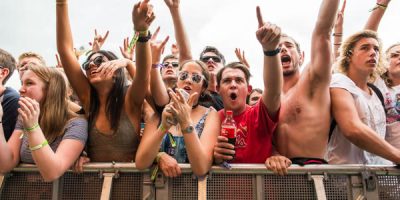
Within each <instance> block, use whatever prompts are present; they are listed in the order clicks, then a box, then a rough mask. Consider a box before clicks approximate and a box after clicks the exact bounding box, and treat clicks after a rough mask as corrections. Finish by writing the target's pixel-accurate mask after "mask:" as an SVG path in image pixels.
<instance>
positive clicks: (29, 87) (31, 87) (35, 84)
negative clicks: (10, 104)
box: [19, 70, 46, 103]
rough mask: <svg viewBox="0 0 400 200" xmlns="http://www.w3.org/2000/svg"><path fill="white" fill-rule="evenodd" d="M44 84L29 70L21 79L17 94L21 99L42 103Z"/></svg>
mask: <svg viewBox="0 0 400 200" xmlns="http://www.w3.org/2000/svg"><path fill="white" fill-rule="evenodd" d="M45 91H46V83H45V82H44V81H43V80H42V79H40V78H39V76H37V75H36V74H35V73H34V72H32V71H31V70H26V71H25V72H24V73H23V75H22V77H21V88H20V89H19V93H20V94H21V96H22V97H29V98H31V99H34V100H36V101H37V102H39V103H42V101H43V99H44V97H45V95H46V94H45Z"/></svg>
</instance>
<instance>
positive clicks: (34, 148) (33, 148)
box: [29, 140, 49, 151]
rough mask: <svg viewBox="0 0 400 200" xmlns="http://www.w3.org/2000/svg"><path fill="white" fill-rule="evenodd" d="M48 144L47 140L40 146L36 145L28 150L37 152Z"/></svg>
mask: <svg viewBox="0 0 400 200" xmlns="http://www.w3.org/2000/svg"><path fill="white" fill-rule="evenodd" d="M48 144H49V142H48V141H47V140H44V141H43V142H42V143H41V144H38V145H36V146H34V147H29V150H31V151H36V150H39V149H41V148H43V147H45V146H47V145H48Z"/></svg>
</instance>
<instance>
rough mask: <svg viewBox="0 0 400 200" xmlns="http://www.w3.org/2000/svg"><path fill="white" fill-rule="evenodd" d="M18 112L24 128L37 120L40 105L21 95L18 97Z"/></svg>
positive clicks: (29, 126)
mask: <svg viewBox="0 0 400 200" xmlns="http://www.w3.org/2000/svg"><path fill="white" fill-rule="evenodd" d="M18 103H19V106H20V108H18V113H19V115H20V117H21V119H22V124H23V125H24V127H25V128H31V127H33V126H35V125H36V124H37V123H38V121H39V114H40V106H39V103H38V102H37V101H36V100H34V99H31V98H29V97H21V98H20V99H19V102H18Z"/></svg>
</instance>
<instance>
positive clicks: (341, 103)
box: [330, 38, 400, 163]
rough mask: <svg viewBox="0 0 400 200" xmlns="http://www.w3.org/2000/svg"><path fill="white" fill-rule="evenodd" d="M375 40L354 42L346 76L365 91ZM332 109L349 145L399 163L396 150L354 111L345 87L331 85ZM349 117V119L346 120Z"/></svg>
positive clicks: (374, 57) (374, 64) (374, 59)
mask: <svg viewBox="0 0 400 200" xmlns="http://www.w3.org/2000/svg"><path fill="white" fill-rule="evenodd" d="M378 58H379V43H378V41H377V40H375V39H374V38H363V39H361V40H360V41H358V42H357V43H356V44H355V47H354V49H353V55H352V57H351V58H350V66H349V67H348V70H347V72H346V75H347V76H348V77H349V78H350V79H351V80H352V81H354V83H355V84H356V85H357V87H359V88H360V89H362V90H363V91H365V92H366V93H368V94H371V95H372V91H371V90H370V89H369V88H368V86H367V82H368V79H369V75H370V74H371V73H372V72H373V71H374V70H375V68H376V67H377V60H378ZM330 94H331V96H332V111H333V116H334V117H335V119H336V121H337V124H338V126H339V128H340V129H341V130H342V132H343V135H344V136H345V137H346V138H347V139H348V140H349V141H351V142H352V143H353V144H355V145H356V146H358V147H359V148H361V149H364V150H366V151H368V152H371V153H373V154H376V155H378V156H381V157H383V158H385V159H387V160H390V161H392V162H394V163H400V150H399V149H396V148H395V147H393V146H391V145H390V144H389V143H387V142H386V141H385V140H384V139H382V138H380V137H378V134H377V133H376V132H374V130H372V129H371V128H370V127H368V126H367V125H365V124H364V123H363V122H362V121H361V119H360V117H359V114H358V111H357V108H356V106H355V102H354V99H353V96H352V95H351V94H350V92H348V91H347V90H344V89H341V88H331V89H330ZM348 119H352V120H348Z"/></svg>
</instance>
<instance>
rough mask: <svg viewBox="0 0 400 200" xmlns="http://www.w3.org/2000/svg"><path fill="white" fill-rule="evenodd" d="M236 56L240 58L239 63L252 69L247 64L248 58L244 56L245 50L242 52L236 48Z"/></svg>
mask: <svg viewBox="0 0 400 200" xmlns="http://www.w3.org/2000/svg"><path fill="white" fill-rule="evenodd" d="M242 52H243V53H242ZM235 54H236V57H237V58H238V60H239V62H241V63H243V64H244V65H246V67H247V68H249V69H250V65H249V63H248V62H247V59H246V56H245V55H244V50H243V51H240V49H239V48H235Z"/></svg>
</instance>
